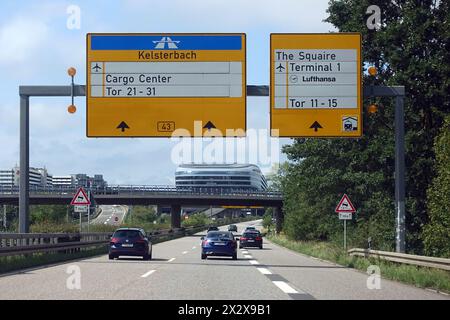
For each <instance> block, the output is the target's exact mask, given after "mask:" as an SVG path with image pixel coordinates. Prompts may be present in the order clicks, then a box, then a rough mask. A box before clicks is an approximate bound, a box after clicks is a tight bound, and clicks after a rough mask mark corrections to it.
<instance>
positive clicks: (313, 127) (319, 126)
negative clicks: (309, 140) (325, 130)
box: [309, 121, 322, 132]
mask: <svg viewBox="0 0 450 320" xmlns="http://www.w3.org/2000/svg"><path fill="white" fill-rule="evenodd" d="M309 128H310V129H314V131H315V132H317V130H319V129H322V126H321V125H320V123H318V122H317V121H314V123H313V124H312V125H311V127H309Z"/></svg>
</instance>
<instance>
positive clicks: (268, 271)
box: [256, 268, 272, 274]
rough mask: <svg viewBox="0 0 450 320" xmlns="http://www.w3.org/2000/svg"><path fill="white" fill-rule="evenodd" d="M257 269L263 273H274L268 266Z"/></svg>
mask: <svg viewBox="0 0 450 320" xmlns="http://www.w3.org/2000/svg"><path fill="white" fill-rule="evenodd" d="M256 269H258V271H259V272H261V273H262V274H272V272H271V271H270V270H269V269H267V268H256Z"/></svg>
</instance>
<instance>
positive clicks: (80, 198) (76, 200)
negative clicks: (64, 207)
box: [70, 188, 91, 206]
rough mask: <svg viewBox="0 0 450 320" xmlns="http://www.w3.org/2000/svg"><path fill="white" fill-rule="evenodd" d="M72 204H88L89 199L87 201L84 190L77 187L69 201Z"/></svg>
mask: <svg viewBox="0 0 450 320" xmlns="http://www.w3.org/2000/svg"><path fill="white" fill-rule="evenodd" d="M70 204H71V205H73V206H80V205H90V204H91V201H89V198H88V196H87V194H86V192H85V191H84V189H83V188H79V189H78V191H77V193H76V194H75V197H73V199H72V201H71V202H70Z"/></svg>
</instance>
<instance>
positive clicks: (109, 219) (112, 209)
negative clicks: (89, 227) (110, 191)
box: [91, 205, 128, 226]
mask: <svg viewBox="0 0 450 320" xmlns="http://www.w3.org/2000/svg"><path fill="white" fill-rule="evenodd" d="M100 208H101V209H102V212H101V213H100V214H99V215H98V216H97V217H96V218H95V219H92V221H91V224H107V225H108V224H109V225H117V226H118V225H120V224H121V223H122V221H123V219H125V216H126V214H127V212H128V207H127V206H119V205H103V206H100ZM116 219H117V221H116Z"/></svg>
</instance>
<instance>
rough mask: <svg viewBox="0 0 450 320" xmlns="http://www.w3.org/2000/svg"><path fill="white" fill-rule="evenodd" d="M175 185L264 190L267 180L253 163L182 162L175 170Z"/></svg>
mask: <svg viewBox="0 0 450 320" xmlns="http://www.w3.org/2000/svg"><path fill="white" fill-rule="evenodd" d="M175 185H176V187H177V188H186V189H200V188H209V189H222V190H223V189H227V190H254V191H257V190H266V189H267V181H266V178H265V177H264V175H263V174H262V172H261V170H260V169H259V167H258V166H256V165H253V164H184V165H180V166H179V167H178V168H177V169H176V172H175Z"/></svg>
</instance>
